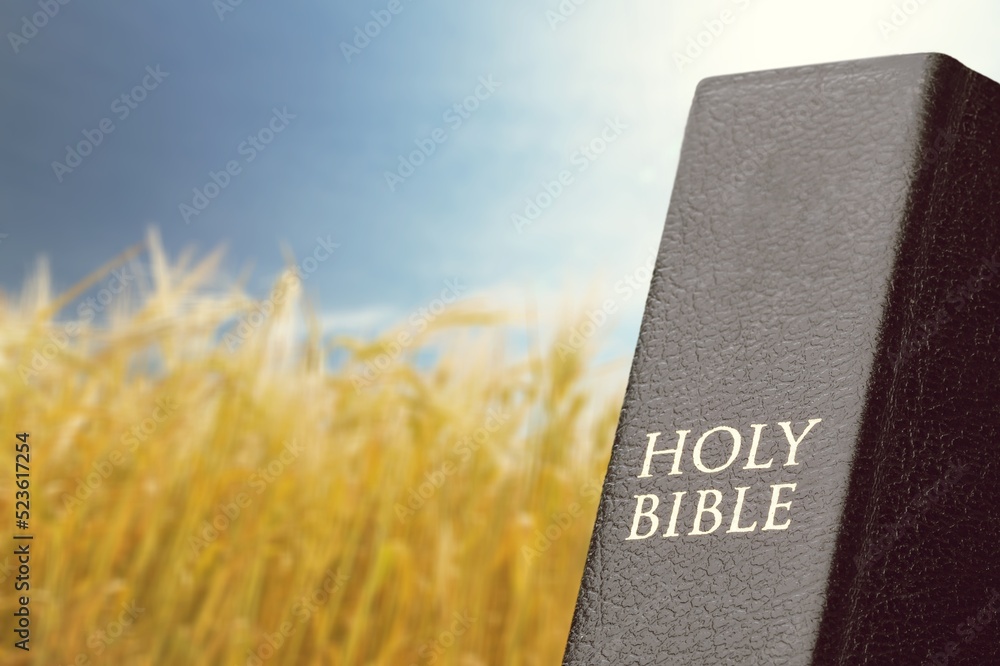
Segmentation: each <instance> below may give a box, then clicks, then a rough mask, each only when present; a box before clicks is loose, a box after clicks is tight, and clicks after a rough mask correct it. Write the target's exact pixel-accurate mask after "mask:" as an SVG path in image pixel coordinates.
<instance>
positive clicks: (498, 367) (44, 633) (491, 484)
mask: <svg viewBox="0 0 1000 666" xmlns="http://www.w3.org/2000/svg"><path fill="white" fill-rule="evenodd" d="M135 256H138V257H139V259H141V260H142V261H144V262H146V263H148V269H149V275H150V276H152V280H151V284H145V285H142V284H141V285H139V287H140V288H138V289H132V290H130V291H128V292H125V293H123V294H122V295H121V296H118V297H116V300H115V301H114V302H113V303H111V305H110V306H109V307H108V309H107V311H106V314H107V317H99V318H96V319H94V321H92V322H90V323H84V324H81V325H80V326H79V328H78V329H68V328H67V322H66V320H58V319H57V318H56V314H57V313H59V312H60V311H62V310H63V309H65V308H67V307H68V306H70V305H74V306H75V304H76V302H77V300H76V299H78V298H80V294H82V293H83V291H85V290H86V289H87V288H90V287H91V286H92V285H94V284H97V283H99V281H100V280H102V279H104V278H105V277H106V276H107V275H108V274H109V272H110V271H111V270H113V269H115V268H116V267H117V266H119V265H121V264H122V263H123V262H124V261H126V260H130V259H132V258H133V257H135ZM220 257H221V254H220V253H218V252H216V253H213V254H210V255H208V256H207V257H205V258H203V259H200V260H199V261H194V257H193V256H192V255H191V254H185V255H182V256H181V257H180V258H178V259H177V260H171V259H170V258H168V257H166V256H164V253H163V251H162V249H161V247H160V244H159V240H158V237H157V235H156V233H155V232H150V234H149V236H148V239H147V241H146V243H144V244H143V247H141V248H135V249H133V251H131V252H129V253H126V254H125V255H123V256H122V257H119V258H118V260H116V261H112V262H111V263H109V264H108V265H106V266H103V267H100V268H98V269H96V270H95V273H94V274H93V275H92V276H91V278H89V279H88V281H87V282H86V283H85V284H83V285H80V288H79V289H77V290H73V291H71V292H70V293H68V294H62V295H55V296H53V295H52V294H50V293H49V292H50V291H51V289H50V288H49V285H48V283H47V277H46V275H45V271H44V270H40V272H39V274H38V275H37V276H36V277H35V278H34V279H33V280H31V281H30V282H29V283H27V284H26V285H25V287H24V290H23V293H21V294H18V295H11V294H4V295H3V300H2V302H0V319H2V323H0V358H2V363H0V372H2V381H0V391H2V395H0V405H2V411H0V423H2V430H0V432H2V433H4V434H3V436H4V437H6V438H7V440H8V449H7V450H8V462H7V463H6V464H7V469H8V472H9V473H6V474H4V475H3V479H2V481H0V509H2V512H3V515H4V516H8V517H9V520H10V523H9V525H10V528H9V529H10V530H11V531H14V525H13V499H14V490H15V488H14V484H13V467H14V446H13V445H14V444H15V443H16V440H15V437H14V436H15V433H18V432H23V431H27V432H29V433H30V440H29V441H30V443H31V446H32V458H31V473H32V487H31V494H32V504H31V527H30V530H29V533H31V534H33V535H34V541H33V542H32V553H33V554H32V562H31V565H32V569H31V602H30V609H31V616H32V639H31V648H32V649H31V652H30V653H24V652H22V651H20V650H16V649H14V648H13V646H12V643H13V639H12V638H11V636H12V633H11V629H12V626H13V625H12V620H11V618H12V617H13V615H12V613H13V611H14V609H15V608H16V606H15V603H14V598H13V597H14V594H13V582H14V581H13V578H14V576H16V568H17V562H16V558H15V557H14V556H13V555H12V551H13V547H11V548H9V549H7V548H5V549H4V550H5V551H6V552H7V554H6V555H4V556H0V579H2V583H0V584H2V585H3V588H4V593H3V595H0V612H2V616H3V617H4V618H5V619H4V621H3V635H4V636H6V637H7V638H5V640H4V641H3V642H2V644H0V663H2V664H29V663H30V664H44V665H46V666H54V665H63V664H81V665H83V664H114V665H122V666H127V665H132V664H135V665H139V664H150V665H164V664H169V665H179V664H184V665H197V664H206V665H207V664H211V665H212V666H218V665H220V664H224V665H237V664H239V665H242V664H274V665H279V664H280V665H291V664H318V665H319V664H387V665H389V664H391V665H393V666H409V665H411V664H413V665H422V664H440V665H442V666H480V665H493V664H547V665H548V664H558V663H560V660H561V657H562V651H563V647H564V643H565V640H566V637H567V633H568V630H569V624H570V621H571V619H572V614H573V607H574V603H575V600H576V594H577V589H578V586H579V582H580V576H581V574H582V570H583V565H584V561H585V558H586V553H587V547H588V543H589V538H590V534H591V529H592V527H593V521H594V516H595V512H596V507H597V501H598V497H599V493H600V483H601V481H602V479H603V476H604V472H605V469H606V465H607V459H608V455H609V453H610V448H611V444H612V440H613V436H614V429H615V427H616V424H617V418H618V412H619V409H620V407H621V398H622V395H623V392H624V388H625V379H626V376H627V362H628V359H622V360H621V361H620V362H618V363H615V364H611V365H607V364H605V365H598V364H597V363H596V362H595V361H594V357H593V351H594V350H593V349H592V348H591V347H592V345H590V344H589V342H588V344H586V345H583V346H580V347H579V348H574V349H573V350H572V352H571V353H567V347H566V346H565V344H564V345H563V346H562V347H559V346H558V345H557V344H556V343H558V342H559V341H560V340H561V341H563V342H565V340H566V336H568V335H569V333H568V331H569V330H570V329H571V326H572V325H573V324H577V323H579V321H578V320H577V321H574V320H572V319H571V318H570V319H568V320H567V322H566V332H565V334H563V335H561V336H556V338H557V339H556V340H555V341H550V342H548V343H544V342H542V341H541V340H540V339H537V338H536V339H535V344H534V346H533V347H532V351H531V352H530V353H528V354H524V353H515V352H514V351H512V350H511V349H510V347H509V344H508V342H507V341H506V337H505V336H504V335H503V333H502V331H503V326H505V325H509V324H510V323H511V321H512V315H510V313H503V312H491V311H489V309H488V308H485V309H484V308H479V309H476V308H475V307H473V306H464V307H463V308H461V309H450V310H448V311H447V312H445V313H444V314H443V315H442V316H440V317H438V318H436V319H435V320H434V322H433V323H432V325H430V326H428V327H427V328H426V330H423V331H418V332H413V331H409V334H410V335H411V337H409V338H406V337H401V335H400V334H401V332H402V331H404V328H405V327H403V326H401V328H400V329H399V330H393V331H389V332H387V333H386V334H385V337H384V338H382V339H380V340H376V341H359V340H347V339H338V340H333V341H330V340H323V339H322V337H321V336H320V334H319V328H318V326H317V324H316V319H315V317H314V316H312V315H310V313H309V308H308V307H307V304H305V303H304V302H303V299H302V293H301V288H300V286H299V285H298V284H297V282H296V279H295V277H294V275H293V274H292V273H291V272H289V273H287V274H286V275H285V276H284V277H283V278H282V280H281V284H278V285H276V286H275V291H274V292H272V293H273V294H281V298H280V299H279V298H275V299H273V302H272V303H271V305H273V306H274V308H273V310H272V311H270V312H269V313H265V310H267V309H268V308H267V307H262V305H261V302H259V301H253V300H252V299H249V298H248V297H247V296H246V295H245V294H244V293H243V291H242V290H241V289H238V288H229V289H226V290H218V289H214V290H213V289H212V288H210V286H211V284H212V279H213V275H214V274H215V273H216V272H217V270H218V262H219V259H220ZM279 300H280V302H277V301H279ZM253 313H257V315H254V316H251V315H253ZM265 315H266V316H265ZM296 317H302V318H303V324H304V326H305V329H306V330H308V331H309V332H310V333H309V335H308V336H306V337H305V338H304V339H300V338H299V337H297V336H295V335H293V334H292V331H294V330H295V329H296V327H295V325H294V319H295V318H296ZM514 323H516V321H515V322H514ZM526 325H527V326H528V327H529V328H530V326H531V324H530V322H528V323H527V324H526ZM220 332H221V333H220ZM528 333H529V334H531V333H532V331H530V330H529V331H528ZM400 340H406V342H404V343H402V344H400ZM331 354H339V355H340V356H341V357H342V358H343V359H344V360H343V362H342V363H340V364H339V365H338V366H337V368H336V369H334V370H331V369H329V365H330V364H329V363H328V359H329V358H330V355H331ZM421 359H422V360H421ZM595 387H602V388H601V390H598V389H597V388H595ZM29 657H30V658H29Z"/></svg>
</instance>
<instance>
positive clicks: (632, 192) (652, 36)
mask: <svg viewBox="0 0 1000 666" xmlns="http://www.w3.org/2000/svg"><path fill="white" fill-rule="evenodd" d="M231 2H235V0H218V1H217V2H214V3H213V2H211V1H209V0H199V1H198V2H193V1H190V0H181V1H178V2H172V3H170V4H167V3H148V2H132V3H124V2H101V3H84V2H80V1H79V0H78V1H76V2H72V1H70V2H68V3H67V4H65V5H61V4H59V3H58V2H57V1H56V0H48V1H46V0H42V1H41V2H40V1H39V0H34V1H25V0H18V1H16V2H8V3H5V4H4V5H3V7H2V8H0V27H2V29H3V31H4V32H5V34H6V39H5V40H4V43H3V44H2V45H0V98H2V99H3V117H4V121H5V122H4V126H3V127H4V131H3V132H2V134H0V151H2V154H3V159H2V160H0V170H2V171H0V233H4V234H6V236H5V237H2V239H0V287H2V288H3V289H4V290H7V291H11V290H16V289H18V288H19V287H20V285H21V284H22V282H23V280H24V278H25V275H26V274H27V273H28V271H29V270H30V269H31V267H32V266H33V265H34V261H35V258H36V257H37V256H39V255H41V254H45V255H47V257H48V259H49V263H50V267H51V270H52V274H53V280H54V285H55V288H56V290H57V291H59V290H62V289H65V288H67V287H68V286H70V285H71V284H73V283H75V282H76V281H77V280H79V279H81V278H82V277H84V276H85V275H87V274H88V273H89V272H90V271H91V270H93V269H94V268H96V267H97V266H99V265H101V264H102V263H104V262H105V261H107V260H108V259H110V258H111V257H113V256H115V255H116V254H118V253H119V252H120V251H122V250H124V249H125V248H126V247H128V246H130V245H133V244H134V243H136V242H138V241H140V240H142V238H143V237H144V233H145V229H146V228H147V226H149V225H156V226H157V227H158V228H159V230H160V233H161V235H162V237H163V240H164V244H165V246H166V248H167V251H168V253H170V254H171V255H172V256H176V255H177V254H178V253H179V252H180V250H181V249H183V248H184V247H187V246H190V245H194V246H196V247H197V248H198V249H199V250H200V251H202V252H207V251H208V250H211V249H213V248H215V247H217V246H219V245H220V244H223V243H224V244H225V245H226V246H227V248H228V250H227V257H228V259H227V264H226V271H227V272H228V273H230V274H232V275H236V274H237V273H238V272H239V271H240V269H241V268H243V267H247V266H252V268H253V275H254V276H255V278H254V280H253V281H252V282H251V283H250V287H251V288H252V289H254V290H257V291H258V293H260V294H263V293H265V292H266V289H267V287H268V286H269V285H270V284H271V281H272V280H273V279H274V278H275V276H276V274H277V273H278V271H279V270H280V268H281V266H282V265H283V263H284V259H283V257H282V254H281V243H284V244H286V245H287V246H288V247H290V248H291V250H292V251H293V252H294V253H295V254H296V255H297V256H298V257H300V258H301V257H305V256H308V255H310V254H311V253H313V252H314V251H315V249H316V248H317V244H318V241H317V239H327V240H326V242H327V243H329V242H332V243H335V244H336V245H337V248H336V249H335V250H334V251H333V252H332V253H331V254H330V258H329V259H328V260H326V261H323V262H320V263H319V264H318V266H317V268H316V270H315V272H314V274H313V275H312V276H310V280H309V282H308V284H307V290H308V291H309V293H310V295H311V296H312V297H313V298H314V299H315V301H316V302H317V303H318V304H319V306H320V307H321V309H322V312H323V321H324V325H325V326H326V327H327V330H328V331H331V332H338V331H343V332H355V333H361V334H371V333H374V332H376V331H378V330H380V329H383V328H384V327H386V326H389V325H392V324H396V323H398V322H401V321H405V320H406V318H407V317H408V316H409V315H410V314H411V313H413V312H415V311H417V310H418V309H419V308H421V307H424V306H425V305H426V304H427V303H430V302H432V301H433V299H435V298H437V297H438V295H439V294H440V293H441V292H442V290H443V289H445V288H446V286H447V284H449V282H448V281H452V282H451V283H452V284H454V281H456V280H457V281H458V283H460V284H462V285H464V286H465V287H464V288H465V291H464V292H463V296H468V297H473V296H479V297H482V298H483V299H485V301H486V302H488V303H490V304H494V305H496V306H498V307H503V308H507V309H510V310H512V311H514V312H523V311H524V310H525V308H526V307H528V306H529V305H532V304H533V305H534V306H535V307H537V308H538V311H539V313H540V317H541V319H542V320H543V321H542V323H543V324H544V325H552V324H553V322H554V321H556V320H557V319H558V318H559V316H560V315H561V314H563V312H565V311H566V310H567V309H571V308H572V307H574V306H576V305H582V304H584V303H589V304H590V305H595V304H597V303H599V302H601V301H603V300H609V299H610V300H611V301H612V302H613V303H614V304H615V309H616V316H615V317H613V318H612V319H613V324H614V325H613V326H611V327H610V328H609V329H608V331H607V333H608V335H609V346H608V348H607V349H608V351H609V353H611V354H613V355H619V356H620V355H625V356H628V355H630V354H631V351H632V348H633V346H634V343H635V336H636V334H637V332H638V322H639V317H640V316H641V311H642V306H643V303H644V300H645V293H644V289H645V286H646V285H645V284H642V283H643V282H644V281H645V282H647V283H648V273H647V272H646V271H645V268H644V266H645V265H647V264H648V262H649V259H650V255H651V253H652V252H654V251H655V249H656V247H657V245H658V243H659V236H660V232H661V229H662V224H663V217H664V215H665V213H666V210H667V205H668V202H669V195H670V189H671V185H672V179H673V173H674V170H675V168H676V161H677V156H678V153H679V149H680V141H681V136H682V133H683V127H684V120H685V118H686V115H687V110H688V106H689V105H690V102H691V96H692V94H693V91H694V87H695V85H696V84H697V82H698V80H700V79H701V78H703V77H705V76H711V75H716V74H722V73H729V72H739V71H749V70H755V69H765V68H772V67H783V66H791V65H798V64H807V63H813V62H823V61H830V60H841V59H848V58H859V57H870V56H877V55H886V54H892V53H909V52H918V51H943V52H946V53H948V54H950V55H952V56H955V57H957V58H958V59H959V60H961V61H963V62H964V63H965V64H966V65H968V66H970V67H972V68H974V69H977V70H978V71H980V72H982V73H984V74H986V75H988V76H991V77H993V78H996V79H1000V53H998V52H997V51H996V50H995V26H996V25H1000V15H998V14H1000V8H996V7H993V6H991V5H990V4H989V3H987V2H971V1H956V2H951V3H948V4H946V3H944V2H942V1H941V0H924V1H923V2H918V1H917V0H908V2H905V3H901V2H883V1H882V0H874V1H872V0H864V1H860V0H858V1H855V0H851V1H847V2H839V3H823V4H819V3H801V2H798V3H796V2H791V1H789V0H780V1H779V0H772V1H767V0H760V1H754V0H725V1H713V2H704V3H698V4H697V5H694V3H680V2H654V1H651V0H637V1H636V2H630V3H610V2H601V1H599V0H563V2H561V3H560V2H558V1H557V0H551V1H543V2H529V1H527V0H513V1H511V2H506V3H503V4H500V3H495V4H491V5H485V4H480V3H455V2H451V3H446V2H436V1H433V0H399V2H398V3H393V2H389V0H375V1H358V2H353V3H350V4H349V5H346V3H338V4H336V5H335V4H333V3H324V2H317V1H307V0H302V1H297V2H287V3H276V2H264V1H263V0H243V1H242V2H241V3H239V4H238V5H235V6H234V5H233V4H231ZM576 3H579V4H576ZM46 6H49V12H50V13H51V14H54V15H52V16H51V17H48V16H46V17H45V18H44V20H42V19H38V20H37V21H36V23H39V24H42V27H40V28H38V29H37V30H34V31H33V30H32V29H31V28H25V25H28V24H30V22H31V17H32V15H33V14H35V13H36V12H41V11H44V9H43V8H44V7H46ZM53 8H57V11H55V9H53ZM391 10H396V13H393V12H392V11H391ZM373 12H374V14H373ZM724 12H725V13H726V14H725V15H724V14H723V13H724ZM26 17H27V18H26ZM723 19H725V21H723ZM379 20H381V22H382V23H383V24H384V25H379V23H378V21H379ZM25 21H27V22H28V23H27V24H26V23H25ZM366 24H367V26H366ZM366 27H367V29H368V31H369V33H370V34H371V35H374V36H369V37H368V38H367V42H365V41H364V38H360V37H358V34H359V33H361V34H363V33H364V31H365V29H366ZM12 35H16V36H13V37H12ZM356 39H357V41H355V40H356ZM698 40H700V41H701V42H702V44H703V45H704V46H700V47H692V46H691V45H692V44H693V43H697V41H698ZM345 44H352V45H353V50H352V49H351V48H345V46H344V45H345ZM150 71H154V72H160V74H159V75H158V76H156V77H153V76H152V75H150ZM144 83H145V88H143V87H142V86H143V84H144ZM136 86H139V87H140V88H136ZM133 91H136V92H133ZM122 95H126V98H125V99H122ZM140 97H141V98H143V99H141V101H137V100H138V98H140ZM456 105H457V107H456ZM276 110H277V112H278V114H279V116H278V119H275V112H276ZM126 111H127V115H126ZM293 116H294V117H293ZM103 119H108V121H105V124H104V127H105V128H107V127H109V125H108V122H110V123H111V124H113V130H112V131H110V132H105V131H102V130H101V123H102V120H103ZM269 125H270V128H269ZM277 127H280V128H281V129H280V131H277V132H274V133H273V136H269V135H268V132H267V130H268V129H273V128H277ZM262 130H263V131H264V132H263V134H260V133H261V131H262ZM85 132H86V133H88V134H89V136H90V137H100V143H99V144H98V145H96V146H95V147H94V148H93V151H92V152H91V153H90V154H89V155H87V156H85V157H82V158H81V159H80V162H79V164H78V165H77V166H75V167H73V168H72V170H69V171H67V170H65V169H62V168H61V167H56V168H55V169H54V167H53V162H57V161H58V162H61V163H66V164H68V163H67V162H66V160H67V146H68V145H73V146H75V145H76V144H78V142H80V141H83V140H89V139H87V136H88V134H85ZM254 135H259V139H258V140H257V146H258V147H254V141H253V140H250V139H249V138H248V137H251V136H254ZM265 139H268V140H270V142H269V143H267V144H266V145H264V143H263V141H264V140H265ZM420 146H423V147H424V153H429V154H428V155H421V154H419V153H418V154H417V155H416V156H415V158H413V159H411V155H412V154H413V152H414V151H418V150H420ZM430 146H433V152H432V151H431V150H430V148H429V147H430ZM588 146H589V148H588ZM251 155H252V156H253V159H252V161H249V160H248V158H249V157H250V156H251ZM401 156H402V159H404V160H405V161H407V162H410V163H411V164H412V162H421V163H420V164H419V166H416V167H415V168H414V169H413V171H412V173H409V171H408V170H407V169H406V168H403V169H402V170H401V171H400V159H401ZM227 164H229V165H230V167H232V173H231V174H225V175H221V176H220V175H218V174H224V172H225V170H226V168H227ZM233 165H235V166H233ZM57 172H58V173H57ZM212 172H215V173H216V174H217V175H216V180H217V181H218V182H220V183H225V186H224V187H221V188H219V189H218V192H217V196H215V197H214V198H212V199H211V200H207V199H206V201H207V206H205V207H204V210H201V211H199V212H198V214H197V215H192V214H190V210H191V209H188V213H189V214H188V215H186V216H185V214H184V213H183V211H182V209H181V206H182V204H184V205H188V206H191V207H192V209H193V207H194V203H195V201H194V200H195V193H194V191H193V190H194V189H195V188H199V189H203V188H204V187H205V186H206V184H209V183H211V182H212V179H211V173H212ZM393 172H395V173H396V175H397V176H399V179H391V180H393V181H394V182H393V183H392V185H391V186H390V184H389V183H387V176H386V174H387V173H393ZM400 174H405V177H403V176H401V175H400ZM209 191H212V188H211V186H209ZM201 203H205V202H204V201H203V202H201ZM532 203H534V205H536V206H538V213H539V214H538V216H537V217H536V218H535V219H528V218H529V213H531V214H533V213H534V211H533V210H532V209H531V204H532ZM514 215H520V216H521V217H520V218H517V217H513V218H512V216H514ZM185 218H187V219H185ZM633 282H634V283H635V284H638V285H640V286H641V288H640V289H635V288H633V287H632V286H629V287H627V288H625V287H623V286H622V285H623V284H628V285H632V284H633ZM626 294H627V296H626ZM588 299H589V300H588Z"/></svg>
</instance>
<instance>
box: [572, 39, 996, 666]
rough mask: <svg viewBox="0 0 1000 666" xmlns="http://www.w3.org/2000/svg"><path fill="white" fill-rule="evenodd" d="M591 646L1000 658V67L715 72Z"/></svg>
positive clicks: (613, 651)
mask: <svg viewBox="0 0 1000 666" xmlns="http://www.w3.org/2000/svg"><path fill="white" fill-rule="evenodd" d="M564 664H565V665H566V666H583V665H584V664H586V665H588V666H593V665H596V664H612V665H614V666H627V665H633V664H634V665H639V664H648V665H654V664H655V665H661V664H662V665H668V664H669V665H682V664H698V665H700V666H702V665H710V666H715V665H718V664H734V665H741V666H745V665H751V664H761V665H765V664H766V665H779V664H787V665H804V664H816V665H826V664H840V665H850V666H856V665H859V664H880V665H885V664H906V665H919V664H932V665H938V666H940V665H942V664H948V665H949V666H956V665H958V664H975V665H976V666H984V665H990V664H1000V85H998V84H997V83H995V82H993V81H991V80H989V79H987V78H985V77H983V76H981V75H979V74H977V73H975V72H973V71H971V70H969V69H967V68H965V67H964V66H963V65H961V64H960V63H958V62H956V61H955V60H953V59H951V58H949V57H947V56H943V55H939V54H918V55H906V56H894V57H885V58H876V59H869V60H860V61H851V62H839V63H833V64H825V65H818V66H808V67H797V68H791V69H781V70H775V71H764V72H755V73H749V74H742V75H733V76H722V77H716V78H711V79H706V80H704V81H702V82H701V84H700V85H699V86H698V89H697V93H696V95H695V98H694V102H693V105H692V107H691V111H690V115H689V118H688V122H687V127H686V131H685V136H684V143H683V148H682V151H681V158H680V165H679V168H678V171H677V177H676V181H675V184H674V189H673V194H672V199H671V202H670V207H669V210H668V214H667V218H666V223H665V228H664V232H663V237H662V241H661V245H660V250H659V256H658V259H657V263H656V269H655V272H654V276H653V279H652V284H651V286H650V291H649V297H648V300H647V302H646V311H645V316H644V318H643V322H642V327H641V329H640V335H639V341H638V345H637V348H636V352H635V358H634V361H633V365H632V369H631V374H630V379H629V384H628V390H627V392H626V396H625V401H624V406H623V409H622V413H621V417H620V422H619V427H618V430H617V434H616V438H615V442H614V448H613V452H612V455H611V460H610V464H609V467H608V471H607V477H606V480H605V482H604V489H603V495H602V498H601V501H600V505H599V508H598V513H597V519H596V525H595V527H594V532H593V537H592V541H591V544H590V551H589V554H588V557H587V564H586V568H585V571H584V575H583V581H582V585H581V589H580V594H579V598H578V602H577V607H576V612H575V615H574V618H573V624H572V629H571V631H570V635H569V640H568V644H567V648H566V653H565V658H564Z"/></svg>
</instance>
